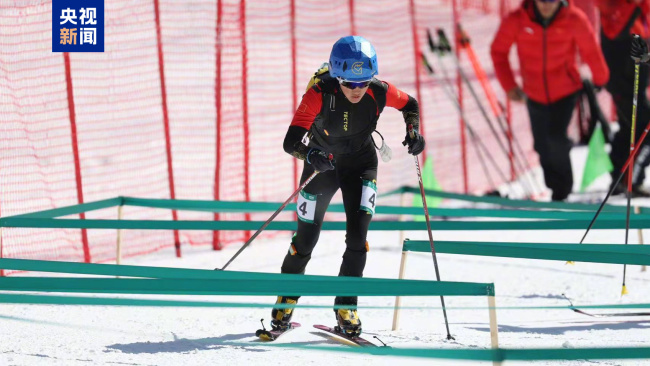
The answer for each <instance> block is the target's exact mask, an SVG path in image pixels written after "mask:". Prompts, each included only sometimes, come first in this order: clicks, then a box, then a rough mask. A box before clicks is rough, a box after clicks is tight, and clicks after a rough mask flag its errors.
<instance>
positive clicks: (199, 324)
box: [0, 149, 650, 366]
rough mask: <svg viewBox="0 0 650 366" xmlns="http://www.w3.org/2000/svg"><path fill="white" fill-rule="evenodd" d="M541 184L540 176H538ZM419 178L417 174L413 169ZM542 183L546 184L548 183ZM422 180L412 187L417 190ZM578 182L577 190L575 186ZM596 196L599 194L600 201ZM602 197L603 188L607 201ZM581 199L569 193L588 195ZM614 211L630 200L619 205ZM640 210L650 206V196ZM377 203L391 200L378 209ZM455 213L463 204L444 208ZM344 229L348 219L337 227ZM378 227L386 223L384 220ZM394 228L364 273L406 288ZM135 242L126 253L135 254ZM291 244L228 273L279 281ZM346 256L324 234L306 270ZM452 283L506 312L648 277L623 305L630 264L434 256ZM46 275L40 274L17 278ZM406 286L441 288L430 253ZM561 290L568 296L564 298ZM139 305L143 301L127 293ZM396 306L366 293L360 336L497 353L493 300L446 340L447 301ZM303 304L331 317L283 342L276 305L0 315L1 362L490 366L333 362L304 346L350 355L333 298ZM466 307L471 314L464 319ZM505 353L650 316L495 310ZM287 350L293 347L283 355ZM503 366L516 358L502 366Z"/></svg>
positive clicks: (465, 300)
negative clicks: (470, 286)
mask: <svg viewBox="0 0 650 366" xmlns="http://www.w3.org/2000/svg"><path fill="white" fill-rule="evenodd" d="M573 158H574V162H575V164H576V165H575V166H574V170H575V171H574V174H575V175H576V180H577V182H578V183H579V179H580V177H581V174H582V169H581V166H580V165H579V164H580V162H583V161H584V151H583V150H582V149H575V151H574V152H573ZM537 176H538V177H539V176H541V174H540V173H539V172H538V173H537ZM414 177H415V173H414ZM538 179H541V178H538ZM414 183H415V182H414ZM578 183H576V185H578ZM608 183H609V178H606V177H605V178H603V179H600V180H599V181H597V183H596V185H595V187H592V189H593V190H594V191H596V192H598V191H601V192H602V191H603V190H604V189H606V188H607V185H608ZM591 196H598V193H594V194H593V195H590V197H591ZM602 196H604V192H603V193H602ZM582 197H583V195H575V196H572V198H571V199H573V200H575V199H580V198H582ZM614 202H617V203H620V204H622V203H624V201H623V200H622V199H621V198H616V200H615V201H614ZM633 203H634V204H641V205H645V206H650V200H641V199H635V200H634V201H633ZM379 204H381V202H379ZM444 205H446V206H453V205H456V204H454V203H451V202H445V203H444ZM336 219H339V218H338V217H337V218H336ZM378 219H379V218H378ZM583 234H584V231H578V230H558V231H435V232H434V233H433V238H434V240H479V241H512V242H516V241H520V242H558V243H559V242H564V243H577V242H579V241H580V238H581V237H582V235H583ZM624 234H625V233H624V230H594V231H592V232H591V233H590V234H589V236H588V237H587V239H586V241H585V242H586V243H613V244H614V243H619V244H622V243H623V242H624ZM405 236H406V237H407V238H410V239H417V240H427V239H428V237H427V233H426V232H425V231H421V232H408V233H406V235H405ZM399 238H400V236H399V233H398V232H377V231H371V232H370V234H369V237H368V241H369V243H370V252H369V254H368V261H367V265H366V270H365V273H364V275H365V276H367V277H378V278H397V277H398V270H399V264H400V258H401V243H400V242H399ZM637 238H638V236H637V231H636V230H633V231H631V232H630V244H637V243H638V239H637ZM126 245H128V243H127V244H126ZM288 246H289V234H288V233H281V234H278V235H276V236H275V237H274V238H273V239H262V240H258V241H256V242H254V243H253V244H252V245H251V246H250V247H249V248H247V249H246V250H245V251H244V252H242V254H241V255H240V257H238V258H237V259H236V260H235V261H234V262H233V263H232V265H231V266H230V267H229V270H233V271H255V272H273V273H277V272H279V270H280V266H281V263H282V259H283V257H284V254H285V252H286V250H287V249H288ZM344 248H345V244H344V233H342V232H323V233H322V235H321V237H320V241H319V244H318V245H317V246H316V249H315V251H314V253H313V255H312V259H311V262H310V264H309V266H308V267H307V273H308V274H317V275H336V274H337V273H338V271H339V266H340V263H341V256H342V254H343V251H344ZM238 249H239V245H231V246H228V247H226V248H225V249H224V250H222V251H212V250H211V249H210V248H209V246H199V247H191V246H189V245H186V246H184V247H183V257H182V258H180V259H179V258H175V256H174V253H173V250H165V251H161V252H158V253H155V254H152V255H148V256H143V257H137V258H131V259H128V260H126V261H125V262H126V263H125V264H137V265H148V266H169V267H182V268H198V269H214V268H215V267H221V266H222V265H223V264H224V263H226V261H227V260H228V259H229V258H230V257H231V256H232V255H233V254H234V253H235V252H236V251H237V250H238ZM438 263H439V266H440V274H441V277H442V280H445V281H464V282H493V283H494V284H495V288H496V304H497V307H546V306H567V305H569V303H568V301H567V300H566V299H565V298H564V295H566V296H567V297H569V298H570V299H571V300H572V301H573V303H574V305H576V306H577V307H580V306H581V305H595V304H620V303H648V302H650V301H649V297H648V296H649V294H650V272H642V271H641V267H640V266H628V268H627V281H626V282H627V288H628V290H629V294H628V295H625V296H623V297H621V282H622V275H623V266H621V265H610V264H595V263H581V262H579V263H575V264H574V265H569V264H566V263H565V262H562V261H542V260H527V259H514V258H497V257H479V256H465V255H451V254H438ZM19 275H38V274H36V273H24V274H15V275H14V276H19ZM405 278H408V279H427V280H433V279H435V273H434V269H433V262H432V258H431V254H430V253H429V254H427V253H409V254H408V259H407V264H406V274H405ZM563 294H564V295H563ZM130 297H134V296H130ZM140 297H141V298H164V299H183V300H190V299H191V300H198V301H229V302H246V303H265V304H272V303H273V302H274V301H275V298H273V297H270V296H266V297H226V296H201V297H199V296H177V297H171V296H163V297H160V296H158V297H156V296H144V295H143V296H140ZM394 302H395V298H393V297H361V298H360V299H359V316H360V318H361V320H362V323H363V334H362V336H363V337H364V338H366V339H368V340H369V341H371V342H373V343H375V344H377V345H381V344H380V343H379V342H378V341H377V339H375V338H374V337H375V336H377V337H378V338H379V339H381V341H383V342H385V343H386V344H387V345H389V346H391V347H396V348H447V349H448V348H453V349H461V348H462V349H488V348H489V347H490V333H489V323H488V310H487V300H486V298H485V297H452V296H447V297H445V302H446V305H447V307H448V309H447V314H448V318H449V326H450V330H451V334H452V335H453V336H454V337H455V340H454V341H448V340H446V330H445V324H444V319H443V316H442V310H441V308H440V298H439V297H403V298H402V306H403V307H404V309H402V310H401V315H400V324H399V329H398V330H394V331H393V330H391V328H392V321H393V308H392V307H393V306H394ZM299 304H311V305H324V306H328V308H305V309H303V308H298V309H297V310H296V311H295V315H294V317H293V319H292V320H293V321H296V322H299V323H301V324H302V326H301V327H299V328H296V329H295V330H292V331H291V332H288V333H286V334H285V335H283V336H282V337H280V338H279V339H278V340H277V341H276V342H274V343H273V344H269V343H264V342H261V341H259V339H258V338H257V337H256V336H255V331H256V330H257V329H259V328H260V327H261V325H260V319H262V318H264V319H265V321H264V322H265V324H266V326H267V328H268V323H269V321H270V312H271V310H270V308H259V307H258V308H180V307H178V308H177V307H174V308H164V307H109V306H50V305H47V306H45V305H23V304H16V305H14V304H3V305H0V319H1V320H2V322H3V326H2V327H0V334H1V335H2V342H0V365H183V364H185V365H269V364H281V365H301V366H302V365H332V364H354V365H395V364H398V363H405V362H408V364H409V365H431V364H434V363H435V364H441V365H457V364H466V365H470V364H484V365H488V364H491V363H490V362H475V361H458V360H437V359H418V358H398V357H392V356H371V355H363V354H350V353H333V352H324V351H313V350H308V349H304V348H305V347H309V346H328V347H334V348H347V347H350V346H349V345H345V344H343V343H341V342H340V341H336V340H333V339H332V338H331V336H327V334H325V333H324V332H322V331H319V330H318V329H315V328H313V324H324V325H329V326H334V325H335V317H334V312H333V311H332V309H331V308H329V306H330V305H332V304H333V298H332V297H303V298H301V300H300V302H299ZM460 308H465V309H460ZM635 311H637V310H609V309H590V310H589V312H592V313H611V312H635ZM497 319H498V324H499V344H500V346H501V347H503V348H545V347H550V348H583V347H617V346H621V347H622V346H631V347H634V346H648V344H649V342H650V329H648V328H650V317H609V318H608V317H604V318H594V317H589V316H586V315H583V314H578V313H575V312H573V311H571V310H570V309H568V308H563V309H505V308H501V309H499V310H498V311H497ZM278 344H281V345H291V346H296V347H297V348H284V347H277V346H276V345H278ZM505 364H506V365H518V364H521V363H519V362H510V361H506V362H505ZM535 364H537V365H642V364H650V361H645V360H628V361H618V360H598V361H587V360H584V361H564V362H561V361H539V362H536V363H535Z"/></svg>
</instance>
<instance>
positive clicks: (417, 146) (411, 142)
mask: <svg viewBox="0 0 650 366" xmlns="http://www.w3.org/2000/svg"><path fill="white" fill-rule="evenodd" d="M412 133H413V138H411V133H410V132H407V133H406V137H405V138H404V141H403V142H402V145H408V146H409V150H408V152H409V154H411V155H419V154H420V153H421V152H422V151H424V147H425V146H426V143H425V142H424V137H422V135H420V134H419V133H418V131H416V130H413V131H412Z"/></svg>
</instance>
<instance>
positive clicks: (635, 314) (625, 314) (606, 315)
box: [569, 307, 650, 318]
mask: <svg viewBox="0 0 650 366" xmlns="http://www.w3.org/2000/svg"><path fill="white" fill-rule="evenodd" d="M569 309H571V310H573V311H575V312H576V313H578V314H582V315H587V316H591V317H594V318H606V317H614V316H650V313H611V314H607V313H602V314H592V313H588V312H586V311H583V310H580V309H578V308H574V307H569Z"/></svg>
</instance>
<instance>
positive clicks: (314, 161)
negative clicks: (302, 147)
mask: <svg viewBox="0 0 650 366" xmlns="http://www.w3.org/2000/svg"><path fill="white" fill-rule="evenodd" d="M307 162H308V163H309V164H311V166H312V167H313V168H314V170H315V171H317V172H324V171H327V170H332V169H334V159H330V154H328V153H326V152H325V151H321V150H318V149H311V150H309V152H308V153H307Z"/></svg>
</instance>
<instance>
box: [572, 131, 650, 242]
mask: <svg viewBox="0 0 650 366" xmlns="http://www.w3.org/2000/svg"><path fill="white" fill-rule="evenodd" d="M648 131H650V121H648V123H647V124H646V126H645V129H644V130H643V134H642V135H641V137H640V138H639V141H637V142H636V144H635V145H634V149H633V151H631V152H630V156H629V157H628V158H627V160H625V164H623V168H621V173H620V174H619V176H618V178H616V182H614V184H613V185H612V186H611V187H610V188H609V191H608V192H607V195H606V196H605V198H604V199H603V202H601V203H600V207H598V210H597V211H596V214H595V215H594V218H593V219H591V222H590V223H589V226H588V227H587V230H586V231H585V234H584V235H583V236H582V239H581V240H580V244H582V242H584V240H585V238H586V237H587V234H589V230H591V228H592V227H593V226H594V223H595V222H596V219H597V218H598V215H600V212H601V211H602V210H603V207H605V203H607V200H608V199H609V197H610V196H611V195H612V192H614V189H616V186H618V184H619V183H620V182H621V179H623V175H625V172H626V171H627V169H628V168H629V167H630V165H631V164H632V163H633V162H634V158H635V157H636V153H637V151H639V148H640V147H641V144H643V141H645V138H646V136H647V135H648Z"/></svg>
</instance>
